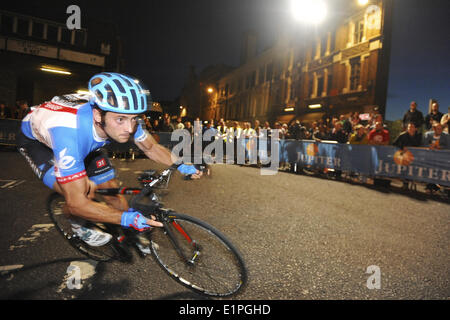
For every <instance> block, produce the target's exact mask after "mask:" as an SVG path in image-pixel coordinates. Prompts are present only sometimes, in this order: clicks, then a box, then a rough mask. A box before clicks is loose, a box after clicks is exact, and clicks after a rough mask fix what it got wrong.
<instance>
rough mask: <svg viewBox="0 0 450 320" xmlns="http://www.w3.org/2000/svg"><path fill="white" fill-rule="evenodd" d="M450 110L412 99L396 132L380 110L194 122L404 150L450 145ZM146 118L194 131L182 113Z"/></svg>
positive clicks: (158, 125)
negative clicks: (305, 118)
mask: <svg viewBox="0 0 450 320" xmlns="http://www.w3.org/2000/svg"><path fill="white" fill-rule="evenodd" d="M449 114H450V107H449V113H447V114H443V113H442V112H440V111H439V104H438V102H434V103H432V106H431V112H430V113H429V114H427V115H426V116H425V117H424V116H423V114H422V112H420V111H419V110H417V103H416V102H414V101H413V102H411V104H410V107H409V109H408V110H407V111H406V112H405V114H404V117H403V119H402V121H401V122H402V123H401V124H402V131H401V133H400V134H396V135H395V136H393V135H392V134H391V132H390V129H389V128H388V126H387V125H386V123H385V122H384V120H383V116H382V115H381V114H379V113H378V112H374V113H371V114H360V113H358V112H353V113H350V114H347V115H340V116H335V117H329V118H324V119H320V120H317V121H314V122H312V123H306V122H305V123H303V122H302V121H301V120H298V119H295V120H293V121H291V122H290V123H283V122H278V121H277V122H274V123H273V126H271V125H270V123H269V122H267V121H266V122H264V124H263V125H261V123H260V121H259V120H255V121H254V122H253V123H250V122H238V121H225V120H224V119H220V120H219V121H218V122H217V123H216V122H215V121H214V120H213V119H211V120H209V121H200V119H198V118H197V119H195V120H194V123H195V121H199V122H198V124H200V125H201V129H202V131H203V132H205V131H206V130H214V135H215V136H216V137H219V136H222V137H223V138H224V139H226V136H227V135H229V134H230V133H232V134H233V136H234V137H237V138H239V137H246V138H248V137H258V138H261V137H263V136H264V134H267V135H268V136H270V134H271V132H272V129H277V130H279V131H278V132H279V137H280V139H294V140H314V141H317V142H327V141H333V142H335V143H346V144H359V145H393V146H396V147H398V148H400V149H403V150H405V148H407V147H422V148H428V149H432V150H438V149H450V135H449V133H448V132H449V130H448V127H449ZM145 121H146V124H147V128H148V129H149V131H164V132H172V131H174V130H176V129H187V130H189V131H190V133H191V134H193V123H192V122H190V121H185V122H184V123H183V121H182V118H180V117H178V118H176V120H175V121H172V119H171V117H170V116H169V114H164V116H163V117H162V119H156V120H153V122H151V121H150V119H148V118H147V119H145ZM262 129H265V130H267V131H265V130H262ZM338 175H340V172H338ZM405 185H406V182H405ZM405 185H404V186H405ZM436 188H437V187H436V185H432V184H429V185H427V189H428V190H436Z"/></svg>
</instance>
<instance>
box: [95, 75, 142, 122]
mask: <svg viewBox="0 0 450 320" xmlns="http://www.w3.org/2000/svg"><path fill="white" fill-rule="evenodd" d="M89 91H90V92H91V94H92V101H91V103H93V104H94V103H95V104H96V105H97V106H98V107H99V108H100V109H102V110H104V111H111V112H117V113H128V114H137V113H143V112H146V111H148V110H149V109H150V108H149V106H150V105H151V98H150V93H149V91H148V90H145V89H144V88H143V87H142V85H141V84H140V83H139V80H137V79H136V78H133V77H130V76H127V75H124V74H120V73H114V72H102V73H99V74H96V75H94V76H93V77H92V78H91V79H90V80H89ZM147 99H148V100H149V101H147Z"/></svg>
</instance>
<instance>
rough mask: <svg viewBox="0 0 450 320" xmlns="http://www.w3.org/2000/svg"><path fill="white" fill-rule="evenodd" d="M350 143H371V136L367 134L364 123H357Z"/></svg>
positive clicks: (349, 140)
mask: <svg viewBox="0 0 450 320" xmlns="http://www.w3.org/2000/svg"><path fill="white" fill-rule="evenodd" d="M388 141H389V140H388ZM348 143H349V144H369V137H368V136H367V134H366V129H365V128H364V126H363V125H361V124H357V125H356V126H355V132H353V133H352V134H351V135H350V138H349V139H348Z"/></svg>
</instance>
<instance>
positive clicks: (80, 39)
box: [74, 30, 111, 54]
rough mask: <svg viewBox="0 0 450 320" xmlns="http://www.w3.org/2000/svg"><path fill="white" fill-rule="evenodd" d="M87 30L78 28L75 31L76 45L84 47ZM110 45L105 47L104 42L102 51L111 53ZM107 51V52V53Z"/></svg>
mask: <svg viewBox="0 0 450 320" xmlns="http://www.w3.org/2000/svg"><path fill="white" fill-rule="evenodd" d="M85 36H86V34H85V32H84V31H82V30H76V31H75V42H74V45H76V46H79V47H82V46H84V44H85ZM110 49H111V48H110V45H109V44H108V46H107V47H106V48H104V47H103V43H102V48H101V51H102V53H103V54H109V53H110ZM105 52H106V53H105Z"/></svg>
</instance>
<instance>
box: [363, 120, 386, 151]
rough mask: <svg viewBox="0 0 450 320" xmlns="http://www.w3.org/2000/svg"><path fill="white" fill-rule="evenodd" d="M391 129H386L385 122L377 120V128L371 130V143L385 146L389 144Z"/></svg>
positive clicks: (369, 137)
mask: <svg viewBox="0 0 450 320" xmlns="http://www.w3.org/2000/svg"><path fill="white" fill-rule="evenodd" d="M389 138H390V136H389V131H387V130H386V129H384V127H383V122H381V121H377V122H376V123H375V128H374V129H372V130H371V131H370V132H369V136H368V139H369V144H371V145H377V146H385V145H388V144H389Z"/></svg>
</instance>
